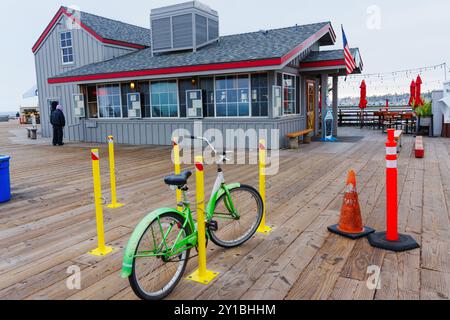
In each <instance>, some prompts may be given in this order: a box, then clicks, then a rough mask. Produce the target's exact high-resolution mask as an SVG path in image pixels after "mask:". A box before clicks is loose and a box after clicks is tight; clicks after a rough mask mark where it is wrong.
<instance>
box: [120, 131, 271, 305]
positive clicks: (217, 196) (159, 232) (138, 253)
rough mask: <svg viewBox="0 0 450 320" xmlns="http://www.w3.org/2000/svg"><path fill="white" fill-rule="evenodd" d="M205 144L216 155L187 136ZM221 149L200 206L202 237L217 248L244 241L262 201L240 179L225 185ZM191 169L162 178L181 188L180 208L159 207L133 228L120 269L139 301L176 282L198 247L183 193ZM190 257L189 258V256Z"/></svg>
mask: <svg viewBox="0 0 450 320" xmlns="http://www.w3.org/2000/svg"><path fill="white" fill-rule="evenodd" d="M189 138H191V139H199V140H202V141H204V142H206V143H207V144H208V145H209V146H210V148H211V149H212V150H213V152H214V154H215V155H216V156H217V154H218V153H217V151H216V149H215V148H214V147H213V146H212V144H211V142H210V141H209V140H208V139H206V138H203V137H198V138H196V137H189ZM227 161H229V159H228V158H227V153H226V152H224V153H223V155H221V156H220V157H218V161H217V173H218V174H217V179H216V183H215V184H214V188H213V190H212V193H211V198H210V201H209V203H208V204H207V206H206V209H205V211H206V212H205V216H206V229H207V240H211V241H212V242H213V243H215V244H216V245H218V246H220V247H223V248H235V247H237V246H240V245H242V244H244V243H245V242H247V241H248V240H249V239H251V238H252V237H253V235H254V234H255V233H256V231H257V229H258V227H259V225H260V224H261V220H262V216H263V211H264V208H263V206H264V204H263V201H262V198H261V195H260V194H259V192H258V191H257V190H256V189H254V188H253V187H250V186H247V185H242V184H240V183H234V184H229V185H227V184H225V178H224V174H223V170H222V164H225V163H226V162H227ZM191 176H192V172H191V171H185V172H183V173H182V174H180V175H173V176H169V177H166V178H165V179H164V182H165V183H166V184H167V185H168V186H170V187H171V189H172V190H177V189H179V190H181V191H182V194H183V201H182V203H180V204H178V205H179V206H180V207H181V208H182V210H181V211H178V210H177V209H173V208H161V209H158V210H156V211H154V212H152V213H150V214H149V215H148V216H147V217H145V218H144V219H143V220H142V221H141V222H140V223H139V225H138V226H137V227H136V229H135V230H134V232H133V234H132V236H131V239H130V240H129V243H128V246H127V248H126V250H125V256H124V261H123V267H122V277H123V278H128V279H129V282H130V285H131V288H132V289H133V291H134V293H135V294H136V295H137V296H138V297H139V298H141V299H143V300H160V299H163V298H165V297H167V296H168V295H169V294H170V293H171V292H172V291H173V290H174V289H175V287H176V286H177V284H178V283H179V281H180V280H181V278H182V276H183V274H184V272H185V270H186V266H187V263H188V260H189V259H190V251H191V249H194V248H197V246H198V230H197V224H196V222H195V221H194V218H193V215H192V210H191V205H190V203H189V201H188V200H187V196H186V193H187V191H188V190H189V189H188V186H187V183H188V180H189V178H190V177H191ZM192 258H193V257H192Z"/></svg>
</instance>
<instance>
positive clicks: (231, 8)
mask: <svg viewBox="0 0 450 320" xmlns="http://www.w3.org/2000/svg"><path fill="white" fill-rule="evenodd" d="M73 1H74V2H60V1H55V0H39V1H17V0H2V1H0V26H1V28H0V30H1V43H2V50H0V64H1V69H0V70H1V73H0V77H1V78H0V98H1V99H0V112H1V111H15V110H17V109H18V106H19V105H20V104H23V103H26V102H24V101H22V99H21V96H22V94H23V93H24V92H25V91H27V90H28V89H29V88H31V87H32V86H33V85H34V84H35V83H36V77H35V69H34V57H33V54H32V52H31V47H32V46H33V44H34V43H35V41H36V40H37V38H38V37H39V35H40V34H41V33H42V31H43V30H44V29H45V27H46V26H47V24H48V23H49V22H50V20H51V19H52V17H53V16H54V14H55V13H56V11H57V10H58V8H59V7H60V6H61V5H67V6H70V5H76V6H77V7H79V8H80V9H81V10H82V11H86V12H90V13H94V14H98V15H101V16H105V17H108V18H112V19H116V20H121V21H124V22H128V23H132V24H136V25H139V26H144V27H148V26H149V13H150V10H151V8H155V7H159V6H163V5H168V4H175V3H179V2H183V1H182V0H165V1H163V0H127V1H123V0H121V1H116V0H96V1H92V0H91V1H88V0H73ZM203 2H204V3H206V4H209V5H210V6H211V7H212V8H213V9H215V10H217V11H219V15H220V29H221V35H228V34H235V33H242V32H250V31H257V30H260V29H271V28H278V27H286V26H292V25H295V24H307V23H314V22H319V21H331V22H332V23H333V26H334V28H335V30H336V33H337V34H338V43H337V45H336V47H339V48H341V47H342V40H341V32H340V25H341V24H344V27H345V30H346V33H347V37H348V40H349V42H350V46H352V47H356V46H357V47H359V48H360V49H361V54H362V58H363V61H364V64H365V73H374V72H388V71H395V70H403V69H409V68H415V67H422V66H428V65H435V64H439V63H443V62H448V63H449V62H450V35H449V30H450V17H449V15H450V1H448V0H428V1H417V0H395V1H392V0H391V1H388V0H372V1H366V0H348V1H335V0H334V1H333V0H321V1H317V0H306V1H305V0H270V1H268V0H203ZM442 78H443V74H442ZM430 85H431V84H430ZM425 89H426V88H425Z"/></svg>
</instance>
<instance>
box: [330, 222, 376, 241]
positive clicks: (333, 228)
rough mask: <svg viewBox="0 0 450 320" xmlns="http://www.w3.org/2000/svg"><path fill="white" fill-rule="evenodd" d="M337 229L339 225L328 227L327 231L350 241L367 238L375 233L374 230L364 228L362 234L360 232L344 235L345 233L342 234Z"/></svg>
mask: <svg viewBox="0 0 450 320" xmlns="http://www.w3.org/2000/svg"><path fill="white" fill-rule="evenodd" d="M338 227H339V225H338V224H335V225H334V226H330V227H328V231H330V232H332V233H335V234H338V235H340V236H343V237H346V238H349V239H352V240H357V239H361V238H364V237H367V236H368V235H369V234H371V233H374V232H375V230H374V229H372V228H369V227H364V232H361V233H345V232H342V231H341V230H339V228H338Z"/></svg>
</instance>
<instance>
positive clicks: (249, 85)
mask: <svg viewBox="0 0 450 320" xmlns="http://www.w3.org/2000/svg"><path fill="white" fill-rule="evenodd" d="M242 75H246V76H248V82H249V83H248V89H249V99H248V101H249V102H248V106H249V115H248V116H233V117H231V116H221V117H218V116H217V99H216V98H217V97H216V94H217V87H216V78H223V77H230V76H242ZM250 79H251V78H250V73H231V74H223V75H218V76H217V75H215V76H214V118H216V119H251V118H253V116H252V101H251V89H252V88H251V87H252V84H251V81H250ZM258 118H261V117H258Z"/></svg>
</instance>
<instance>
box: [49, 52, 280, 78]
mask: <svg viewBox="0 0 450 320" xmlns="http://www.w3.org/2000/svg"><path fill="white" fill-rule="evenodd" d="M280 64H281V59H279V58H276V59H265V60H253V61H239V62H227V63H217V64H208V65H199V66H186V67H173V68H164V69H151V70H139V71H125V72H116V73H106V74H94V75H86V76H76V77H65V78H52V79H48V83H50V84H56V83H68V82H79V81H93V80H108V79H118V78H135V77H144V76H154V75H164V74H176V73H190V72H201V71H211V70H227V69H241V68H254V67H266V66H275V65H280Z"/></svg>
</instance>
